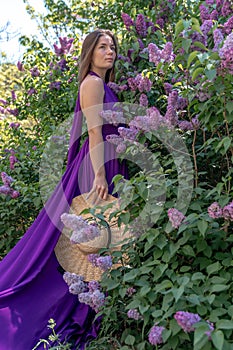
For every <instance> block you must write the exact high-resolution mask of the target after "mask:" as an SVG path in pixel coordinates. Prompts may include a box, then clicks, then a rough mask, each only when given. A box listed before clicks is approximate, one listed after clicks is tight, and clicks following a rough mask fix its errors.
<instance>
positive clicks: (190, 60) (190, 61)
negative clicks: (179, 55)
mask: <svg viewBox="0 0 233 350" xmlns="http://www.w3.org/2000/svg"><path fill="white" fill-rule="evenodd" d="M197 54H198V51H193V52H191V53H190V55H189V57H188V61H187V68H189V66H190V64H191V63H192V62H193V60H194V59H195V58H196V57H197Z"/></svg>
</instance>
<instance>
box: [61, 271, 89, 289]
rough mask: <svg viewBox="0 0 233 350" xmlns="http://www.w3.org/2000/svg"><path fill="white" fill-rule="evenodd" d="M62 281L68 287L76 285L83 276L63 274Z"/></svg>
mask: <svg viewBox="0 0 233 350" xmlns="http://www.w3.org/2000/svg"><path fill="white" fill-rule="evenodd" d="M63 279H64V281H65V282H66V283H67V284H68V286H70V285H71V284H72V283H77V282H78V281H83V279H84V278H83V276H80V275H77V274H76V273H74V272H68V271H66V272H64V274H63Z"/></svg>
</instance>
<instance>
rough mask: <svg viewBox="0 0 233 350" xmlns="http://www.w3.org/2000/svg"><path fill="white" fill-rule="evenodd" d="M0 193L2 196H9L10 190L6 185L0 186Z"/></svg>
mask: <svg viewBox="0 0 233 350" xmlns="http://www.w3.org/2000/svg"><path fill="white" fill-rule="evenodd" d="M0 193H1V194H4V195H5V196H7V195H9V194H10V193H11V188H10V186H8V185H3V186H0Z"/></svg>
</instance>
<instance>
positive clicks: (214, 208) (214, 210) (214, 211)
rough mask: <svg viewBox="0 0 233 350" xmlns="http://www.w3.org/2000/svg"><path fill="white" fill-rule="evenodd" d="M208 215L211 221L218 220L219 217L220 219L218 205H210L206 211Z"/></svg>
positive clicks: (220, 211)
mask: <svg viewBox="0 0 233 350" xmlns="http://www.w3.org/2000/svg"><path fill="white" fill-rule="evenodd" d="M207 211H208V214H209V216H210V217H211V218H213V219H218V218H220V217H222V208H221V207H220V205H219V204H218V203H217V202H214V203H212V204H211V205H210V206H209V207H208V209H207Z"/></svg>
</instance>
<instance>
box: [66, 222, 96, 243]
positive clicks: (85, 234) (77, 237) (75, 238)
mask: <svg viewBox="0 0 233 350" xmlns="http://www.w3.org/2000/svg"><path fill="white" fill-rule="evenodd" d="M99 236H100V231H99V229H98V227H96V226H94V225H90V224H89V225H87V226H86V227H85V228H83V229H79V230H78V231H76V230H74V231H73V232H72V234H71V237H70V242H71V243H73V244H79V243H85V242H89V241H92V240H93V239H95V238H96V237H99Z"/></svg>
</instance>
